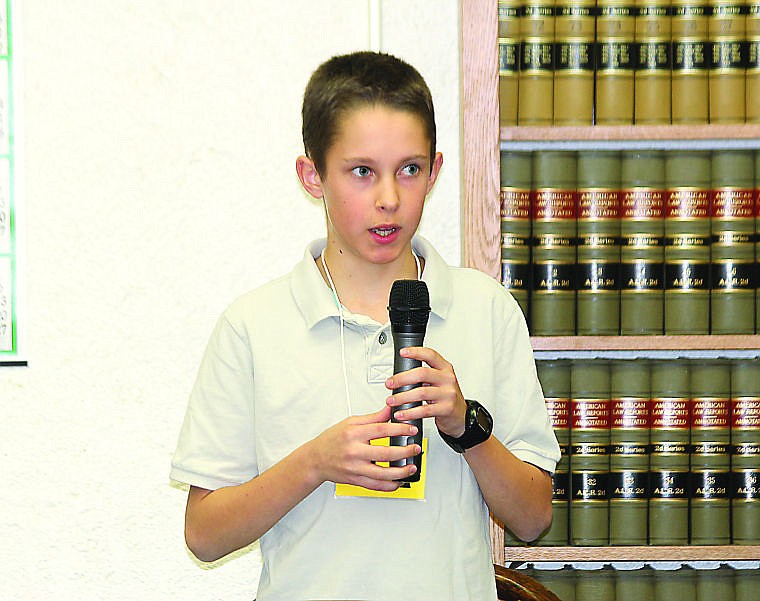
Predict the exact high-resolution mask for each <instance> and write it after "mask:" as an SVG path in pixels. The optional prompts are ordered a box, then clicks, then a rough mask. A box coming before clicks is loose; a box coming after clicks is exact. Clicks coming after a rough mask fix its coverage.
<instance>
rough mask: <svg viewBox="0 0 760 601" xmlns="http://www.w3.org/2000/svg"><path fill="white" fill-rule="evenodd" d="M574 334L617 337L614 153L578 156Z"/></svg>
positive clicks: (616, 177) (617, 168) (616, 168)
mask: <svg viewBox="0 0 760 601" xmlns="http://www.w3.org/2000/svg"><path fill="white" fill-rule="evenodd" d="M577 157H578V250H577V264H578V267H577V270H576V285H577V288H578V296H577V305H576V306H577V311H576V313H577V333H578V334H579V335H609V336H614V335H617V334H618V333H619V331H620V153H618V152H611V151H610V152H605V151H602V152H595V151H581V152H578V155H577Z"/></svg>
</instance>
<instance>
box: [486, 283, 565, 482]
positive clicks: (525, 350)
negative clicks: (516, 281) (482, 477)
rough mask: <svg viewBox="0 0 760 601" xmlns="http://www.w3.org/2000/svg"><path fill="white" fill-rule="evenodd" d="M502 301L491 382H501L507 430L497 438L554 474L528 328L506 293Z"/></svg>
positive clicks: (553, 445) (555, 452)
mask: <svg viewBox="0 0 760 601" xmlns="http://www.w3.org/2000/svg"><path fill="white" fill-rule="evenodd" d="M501 297H502V298H500V299H498V300H497V301H496V302H497V304H498V305H499V307H497V310H496V311H495V315H496V316H497V318H498V319H497V322H498V325H497V326H496V327H497V330H500V331H498V333H497V336H496V338H495V340H496V345H497V348H496V350H495V354H494V357H495V361H494V368H495V370H496V373H495V374H494V378H495V380H496V381H497V382H500V384H499V385H498V386H497V395H498V396H499V397H501V398H500V399H499V403H498V404H499V406H500V407H508V411H509V412H510V415H509V419H506V420H504V421H503V423H509V424H510V428H509V429H508V431H507V430H505V431H501V432H498V433H497V435H498V436H500V438H501V442H502V443H503V444H504V446H505V447H507V449H509V450H510V451H511V452H512V453H514V454H515V455H516V456H517V457H519V458H520V459H522V460H523V461H526V462H528V463H532V464H533V465H536V466H537V467H540V468H541V469H543V470H546V471H547V472H554V469H555V468H556V464H557V462H558V461H559V457H560V453H559V445H558V444H557V438H556V436H555V434H554V430H553V428H552V425H551V421H550V419H549V415H548V412H547V410H546V404H545V401H544V395H543V391H542V390H541V384H540V383H539V380H538V374H537V372H536V364H535V359H534V357H533V349H532V347H531V344H530V336H529V334H528V327H527V324H526V323H525V318H524V317H523V314H522V310H521V309H520V307H519V305H518V304H517V302H516V301H515V300H514V298H513V297H512V296H511V295H509V294H508V293H507V292H506V291H503V295H501Z"/></svg>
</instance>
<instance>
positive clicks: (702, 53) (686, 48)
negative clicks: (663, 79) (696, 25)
mask: <svg viewBox="0 0 760 601" xmlns="http://www.w3.org/2000/svg"><path fill="white" fill-rule="evenodd" d="M707 66H708V65H707V44H706V43H705V42H702V41H691V40H689V41H684V42H673V71H706V70H707Z"/></svg>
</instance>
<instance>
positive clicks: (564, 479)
mask: <svg viewBox="0 0 760 601" xmlns="http://www.w3.org/2000/svg"><path fill="white" fill-rule="evenodd" d="M536 369H537V370H538V379H539V381H540V382H541V389H542V390H543V391H544V399H545V401H546V410H547V412H548V413H549V420H550V421H551V424H552V428H553V429H554V435H555V436H556V437H557V442H558V443H559V449H560V454H561V455H560V460H559V463H557V467H556V469H555V470H554V473H553V474H552V487H553V493H552V525H551V527H550V528H549V529H548V530H547V531H546V532H544V533H543V534H542V535H541V536H540V537H539V538H538V540H536V542H535V544H536V545H538V546H563V545H567V544H568V542H569V537H568V525H569V520H570V517H569V490H570V362H569V361H562V360H560V361H538V362H536Z"/></svg>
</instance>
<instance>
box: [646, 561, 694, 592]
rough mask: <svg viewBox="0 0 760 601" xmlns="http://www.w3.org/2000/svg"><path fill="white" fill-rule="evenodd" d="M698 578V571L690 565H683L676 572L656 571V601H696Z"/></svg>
mask: <svg viewBox="0 0 760 601" xmlns="http://www.w3.org/2000/svg"><path fill="white" fill-rule="evenodd" d="M696 578H697V575H696V570H695V569H694V568H692V567H691V566H689V565H682V566H681V567H680V568H678V569H675V570H668V569H658V570H656V571H655V576H654V601H676V600H677V601H696V599H697V582H696Z"/></svg>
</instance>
